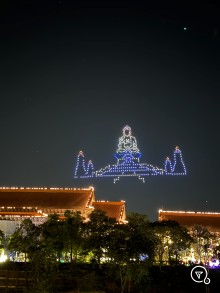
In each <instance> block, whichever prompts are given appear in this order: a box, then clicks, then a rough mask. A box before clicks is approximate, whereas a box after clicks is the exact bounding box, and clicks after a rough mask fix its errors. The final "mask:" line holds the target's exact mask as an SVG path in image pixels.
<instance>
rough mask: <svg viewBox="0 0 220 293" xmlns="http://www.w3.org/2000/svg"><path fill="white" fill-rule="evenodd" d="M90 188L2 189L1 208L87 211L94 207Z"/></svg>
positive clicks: (92, 193) (92, 190) (0, 195)
mask: <svg viewBox="0 0 220 293" xmlns="http://www.w3.org/2000/svg"><path fill="white" fill-rule="evenodd" d="M93 200H94V189H93V188H92V187H90V188H83V189H77V188H72V189H71V188H3V187H2V188H0V207H4V208H6V207H16V208H19V207H22V208H23V207H32V208H36V209H38V210H44V209H66V210H67V209H86V208H90V207H92V202H93Z"/></svg>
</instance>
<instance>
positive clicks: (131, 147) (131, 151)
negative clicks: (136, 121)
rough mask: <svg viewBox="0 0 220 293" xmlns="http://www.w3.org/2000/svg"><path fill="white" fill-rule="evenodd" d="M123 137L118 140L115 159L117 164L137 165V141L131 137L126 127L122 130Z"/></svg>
mask: <svg viewBox="0 0 220 293" xmlns="http://www.w3.org/2000/svg"><path fill="white" fill-rule="evenodd" d="M122 132H123V135H122V136H121V137H120V138H119V143H118V149H117V151H116V153H115V157H116V158H117V160H118V163H124V164H126V163H128V164H130V163H137V162H139V158H140V157H141V153H140V151H139V149H138V147H137V140H136V138H135V137H134V136H132V135H131V127H129V126H128V125H126V126H125V127H124V128H123V130H122Z"/></svg>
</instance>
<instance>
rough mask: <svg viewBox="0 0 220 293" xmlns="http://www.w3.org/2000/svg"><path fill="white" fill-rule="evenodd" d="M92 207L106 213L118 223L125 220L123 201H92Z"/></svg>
mask: <svg viewBox="0 0 220 293" xmlns="http://www.w3.org/2000/svg"><path fill="white" fill-rule="evenodd" d="M93 207H94V208H95V209H97V210H98V209H99V210H102V211H104V212H106V215H107V216H108V217H109V218H115V219H116V220H117V221H118V222H119V223H121V222H124V221H125V219H126V213H125V202H124V201H112V202H111V201H110V202H109V201H94V202H93Z"/></svg>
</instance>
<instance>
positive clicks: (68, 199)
mask: <svg viewBox="0 0 220 293" xmlns="http://www.w3.org/2000/svg"><path fill="white" fill-rule="evenodd" d="M94 209H101V210H103V211H105V212H106V214H107V216H108V217H113V218H116V220H117V221H118V222H119V223H122V222H124V221H125V218H126V213H125V202H124V201H119V202H103V201H102V202H96V201H95V194H94V188H93V187H89V188H33V187H32V188H18V187H1V188H0V230H2V231H3V232H4V233H5V234H6V235H10V234H12V233H13V232H14V231H15V229H16V227H17V226H19V224H20V223H21V221H22V220H24V219H27V218H30V219H31V220H32V222H33V223H34V224H36V225H37V224H41V223H43V222H44V221H46V220H47V217H48V215H50V214H55V213H56V214H58V215H59V216H60V218H61V219H62V218H63V216H64V213H65V211H66V210H70V211H72V212H76V211H80V212H81V214H82V216H83V217H84V218H85V220H88V219H89V215H90V213H91V212H92V211H93V210H94Z"/></svg>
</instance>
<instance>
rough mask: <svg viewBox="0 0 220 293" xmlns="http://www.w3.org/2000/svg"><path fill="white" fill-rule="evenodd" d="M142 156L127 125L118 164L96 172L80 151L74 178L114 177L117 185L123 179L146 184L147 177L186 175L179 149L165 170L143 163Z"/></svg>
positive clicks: (118, 148)
mask: <svg viewBox="0 0 220 293" xmlns="http://www.w3.org/2000/svg"><path fill="white" fill-rule="evenodd" d="M141 156H142V153H141V152H140V150H139V148H138V145H137V140H136V138H135V137H134V136H132V131H131V127H130V126H128V125H126V126H125V127H124V128H123V129H122V136H121V137H120V138H119V142H118V147H117V150H116V152H115V154H114V157H115V158H116V159H117V162H116V164H113V165H108V166H106V167H104V168H101V169H100V170H97V171H95V170H94V167H93V164H92V162H91V161H89V162H88V164H87V167H86V163H85V159H84V155H83V152H82V151H80V152H79V154H78V157H77V162H76V168H75V172H74V177H75V178H89V177H97V178H103V177H112V178H113V179H114V183H116V182H117V181H118V180H119V179H120V178H121V177H138V179H140V180H142V181H143V182H145V177H148V176H150V175H151V176H157V175H186V167H185V164H184V162H183V158H182V152H181V151H180V149H179V147H176V148H175V151H174V155H173V163H172V162H171V160H170V159H169V158H168V157H167V159H166V160H165V166H164V168H159V167H157V166H154V165H152V164H148V163H141V162H140V159H141Z"/></svg>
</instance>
